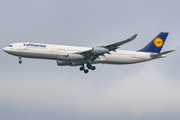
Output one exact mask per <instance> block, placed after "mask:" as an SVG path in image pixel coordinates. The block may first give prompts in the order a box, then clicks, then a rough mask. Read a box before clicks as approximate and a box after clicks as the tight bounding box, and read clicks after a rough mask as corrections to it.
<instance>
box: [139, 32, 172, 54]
mask: <svg viewBox="0 0 180 120" xmlns="http://www.w3.org/2000/svg"><path fill="white" fill-rule="evenodd" d="M168 34H169V33H167V32H161V33H159V35H157V36H156V37H155V38H154V39H153V40H152V41H151V42H150V43H149V44H148V45H147V46H146V47H144V48H143V49H141V50H139V51H141V52H151V53H160V52H161V49H162V47H163V45H164V43H165V41H166V38H167V36H168Z"/></svg>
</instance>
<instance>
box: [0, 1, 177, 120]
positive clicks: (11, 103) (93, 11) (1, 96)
mask: <svg viewBox="0 0 180 120" xmlns="http://www.w3.org/2000/svg"><path fill="white" fill-rule="evenodd" d="M179 5H180V1H179V0H89V1H87V0H86V1H85V0H63V1H62V0H34V1H32V0H25V1H24V0H0V48H1V51H0V56H1V62H0V119H1V120H49V119H51V120H80V119H81V120H82V119H84V120H92V119H93V120H119V119H126V120H152V119H153V120H160V119H163V120H170V119H171V120H179V119H180V79H179V78H180V74H179V70H180V63H179V59H180V56H179V55H180V52H179V47H180V41H179V40H180V7H179ZM159 32H169V36H168V38H167V41H166V43H165V45H164V47H163V49H162V51H167V50H176V51H175V52H173V53H170V54H168V55H167V57H166V58H163V59H158V60H154V61H149V62H144V63H138V64H133V65H101V64H100V65H96V68H97V69H96V70H95V71H93V72H92V71H90V72H89V73H88V74H84V73H83V72H80V71H79V67H68V66H67V67H59V66H57V65H56V61H53V60H51V61H50V60H37V59H27V58H23V59H22V60H23V64H22V65H19V64H18V58H17V57H15V56H11V55H9V54H6V53H5V52H3V50H2V49H3V47H5V46H6V45H8V44H10V43H16V42H24V41H26V42H38V43H50V44H61V45H74V46H88V47H93V46H99V45H107V44H111V43H114V42H118V41H121V40H124V39H127V38H129V37H131V36H132V35H134V34H138V36H137V38H136V39H135V40H134V41H132V42H130V43H127V44H125V45H123V46H121V48H120V49H125V50H138V49H141V48H143V47H144V46H145V45H147V44H148V43H149V42H150V41H151V40H152V39H153V38H154V37H155V36H156V35H157V34H159Z"/></svg>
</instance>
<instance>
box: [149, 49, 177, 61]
mask: <svg viewBox="0 0 180 120" xmlns="http://www.w3.org/2000/svg"><path fill="white" fill-rule="evenodd" d="M174 51H175V50H169V51H165V52H162V53H158V54H154V53H152V54H151V55H150V56H151V58H152V59H154V58H157V57H160V56H161V55H164V54H168V53H170V52H174Z"/></svg>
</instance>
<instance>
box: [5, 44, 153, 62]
mask: <svg viewBox="0 0 180 120" xmlns="http://www.w3.org/2000/svg"><path fill="white" fill-rule="evenodd" d="M91 49H92V48H90V47H74V46H64V45H51V44H40V43H14V44H11V45H9V46H8V47H5V48H4V49H3V50H4V51H5V52H7V53H9V54H12V55H15V56H19V57H26V58H38V59H51V60H59V61H66V62H75V63H86V61H83V60H68V59H67V60H66V59H62V57H61V56H65V55H67V54H69V53H78V52H82V51H86V50H91ZM150 54H151V53H148V52H138V51H125V50H117V51H116V52H112V51H111V52H110V54H104V56H99V58H97V59H96V60H94V61H93V63H94V64H96V63H103V64H131V63H138V62H144V61H148V60H152V58H151V57H150Z"/></svg>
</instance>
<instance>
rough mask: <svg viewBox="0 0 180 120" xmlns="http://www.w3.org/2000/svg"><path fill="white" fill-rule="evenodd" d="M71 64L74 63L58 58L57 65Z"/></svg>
mask: <svg viewBox="0 0 180 120" xmlns="http://www.w3.org/2000/svg"><path fill="white" fill-rule="evenodd" d="M71 64H72V63H69V62H64V61H59V60H57V65H59V66H66V65H71Z"/></svg>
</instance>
